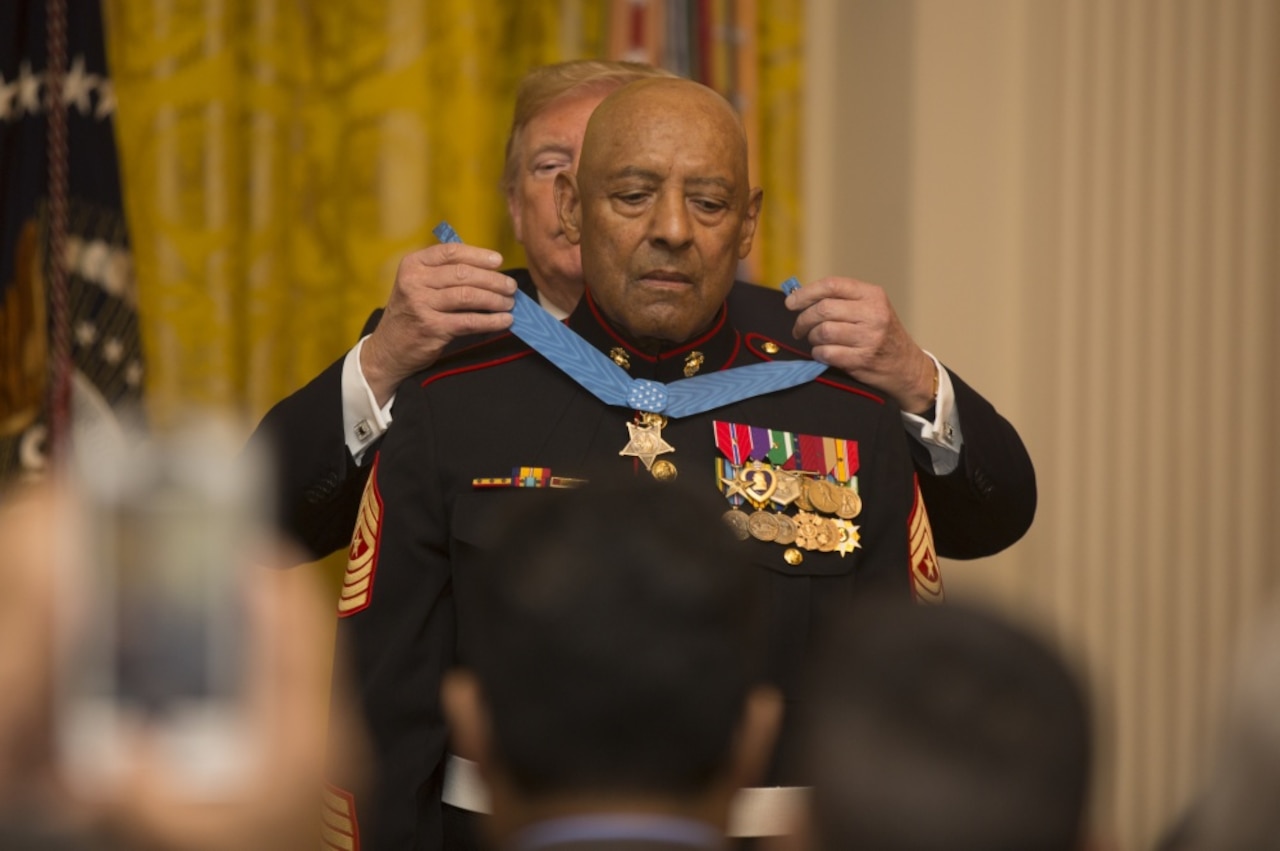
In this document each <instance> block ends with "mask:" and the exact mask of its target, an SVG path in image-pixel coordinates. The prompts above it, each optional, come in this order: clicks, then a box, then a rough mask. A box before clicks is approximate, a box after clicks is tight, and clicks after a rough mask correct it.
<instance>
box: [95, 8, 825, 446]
mask: <svg viewBox="0 0 1280 851" xmlns="http://www.w3.org/2000/svg"><path fill="white" fill-rule="evenodd" d="M654 2H655V3H657V2H658V0H654ZM736 3H737V16H738V17H737V20H738V21H740V22H742V23H745V24H748V25H750V26H751V31H752V32H754V33H755V39H754V41H755V42H756V44H754V45H753V51H754V53H753V55H752V56H751V57H750V64H751V68H750V69H748V70H750V73H749V74H745V75H743V76H744V78H754V79H752V83H751V85H752V86H758V89H759V92H758V104H759V108H758V109H757V110H756V111H755V113H754V117H753V116H751V115H748V116H747V118H748V119H749V120H750V121H752V122H754V123H756V125H757V129H756V130H755V131H754V133H753V137H754V140H755V143H756V145H757V147H758V149H759V150H758V151H757V152H756V157H755V162H756V163H757V164H759V165H760V169H759V177H758V178H757V179H758V180H760V181H761V182H762V183H763V185H764V186H765V188H766V196H767V200H766V213H765V223H764V226H763V227H764V232H763V234H762V237H761V239H762V242H763V244H762V246H761V254H762V256H763V257H764V258H766V259H765V261H764V263H763V265H760V264H758V265H757V267H756V269H755V270H754V271H755V272H756V274H758V277H759V279H760V280H761V282H763V283H770V284H774V285H776V284H777V283H778V282H779V281H781V280H782V279H783V278H784V277H786V276H787V275H789V274H792V273H794V272H795V271H796V270H797V268H798V258H799V252H800V244H799V239H798V234H799V222H798V210H799V205H798V203H797V197H798V195H797V193H798V191H799V180H798V168H799V163H798V160H797V159H796V144H795V140H796V137H797V135H798V124H799V120H798V108H799V102H800V97H799V85H800V78H799V71H798V69H799V67H800V58H801V53H800V34H801V18H800V10H801V3H800V0H750V2H747V0H736ZM105 10H106V23H107V42H108V56H109V60H110V63H111V69H112V75H113V78H114V81H115V90H116V98H117V101H118V111H117V133H118V136H119V142H120V159H121V169H122V173H123V186H124V196H125V208H126V214H127V216H128V219H129V226H130V230H131V235H132V239H133V248H134V254H135V262H136V266H137V277H138V290H139V314H140V319H141V323H142V328H143V342H144V347H145V351H146V354H147V358H148V378H147V388H146V391H147V399H148V406H149V410H150V412H151V414H152V417H153V419H154V420H155V421H156V422H158V423H160V424H164V423H166V422H168V421H169V420H170V419H171V418H172V417H173V416H174V415H175V413H177V412H178V411H179V410H181V409H183V408H185V407H187V406H191V405H201V406H216V407H219V408H222V409H225V410H229V411H232V412H237V413H239V414H240V415H241V416H242V417H243V418H244V420H245V423H246V428H247V427H248V425H251V424H252V423H253V422H255V421H256V420H257V418H259V417H260V416H261V415H262V413H263V412H264V411H265V410H266V409H267V408H268V407H269V406H270V405H271V404H272V403H274V402H275V401H276V400H278V399H280V398H282V397H283V396H285V395H286V394H288V393H289V392H291V391H293V390H294V389H296V388H297V387H298V386H300V385H301V384H303V383H304V382H305V381H306V380H307V379H309V378H310V377H312V376H314V375H315V374H316V373H318V372H319V371H320V370H321V369H322V368H323V367H324V366H326V365H328V364H329V363H331V362H332V361H333V360H335V359H336V358H338V357H339V356H341V354H342V353H343V352H344V351H345V350H346V349H347V348H348V347H349V346H350V345H351V344H352V343H353V342H354V341H355V339H356V336H357V334H358V332H359V329H360V327H361V326H362V324H363V323H364V320H365V318H366V317H367V316H368V313H369V311H370V310H371V309H373V308H374V307H376V306H378V305H380V304H382V303H383V301H384V300H385V298H386V295H387V293H388V292H389V290H390V287H391V282H392V280H393V279H394V277H395V270H396V265H397V263H398V261H399V259H400V258H401V257H402V256H403V255H404V254H406V253H408V252H410V251H413V250H414V249H417V248H420V247H422V246H425V245H428V244H430V243H431V242H433V241H434V240H433V238H432V237H431V235H430V231H431V228H432V227H433V226H434V225H435V224H436V222H438V221H439V220H441V219H446V218H447V219H448V220H449V221H450V222H452V223H453V224H454V226H455V227H456V228H457V229H458V231H459V233H461V234H463V236H464V237H465V238H466V239H467V240H468V241H470V242H475V243H478V244H483V245H491V246H494V247H496V248H499V249H500V250H502V251H503V253H504V255H505V256H506V259H507V262H508V264H509V265H523V262H524V257H523V255H522V254H521V253H520V251H519V250H518V246H516V245H515V244H514V242H513V240H512V237H511V233H510V227H509V225H508V223H507V217H506V210H505V204H504V202H503V199H502V197H501V194H500V192H499V190H498V182H499V176H500V173H501V168H502V149H503V141H504V138H505V131H506V127H507V124H508V122H509V120H510V115H511V106H512V98H513V95H514V89H515V83H516V81H517V80H518V79H519V78H520V77H521V76H522V75H523V74H524V73H525V72H526V71H527V70H528V69H529V68H530V67H533V66H535V65H539V64H544V63H547V62H555V61H560V60H565V59H572V58H579V57H586V56H603V55H607V53H608V50H609V41H608V38H609V32H610V30H609V27H610V17H611V14H613V15H615V16H616V11H615V12H611V5H610V3H609V2H608V0H522V1H521V2H517V0H340V1H339V0H326V2H301V0H106V3H105ZM740 67H741V66H740Z"/></svg>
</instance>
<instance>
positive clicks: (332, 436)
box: [250, 310, 382, 559]
mask: <svg viewBox="0 0 1280 851" xmlns="http://www.w3.org/2000/svg"><path fill="white" fill-rule="evenodd" d="M381 315H382V311H381V310H377V311H374V313H373V315H371V316H370V317H369V320H368V322H366V323H365V328H364V331H363V332H362V333H361V336H363V335H364V334H368V333H369V332H370V331H371V330H372V329H373V327H374V325H376V324H377V321H378V318H379V317H380V316H381ZM344 357H345V356H344ZM342 362H343V361H342V359H339V360H338V361H336V362H335V363H333V364H331V365H330V366H329V367H328V368H327V369H325V371H324V372H322V373H320V374H319V375H318V376H316V377H315V378H313V379H312V380H311V381H310V382H308V383H307V384H306V386H304V387H302V388H301V389H300V390H298V391H296V392H294V393H293V394H291V395H289V396H287V397H285V398H284V399H281V400H280V401H279V402H277V403H276V404H275V405H274V406H273V407H272V408H271V410H269V411H267V414H266V416H264V417H263V418H262V422H260V423H259V424H258V427H257V429H255V430H254V433H253V436H252V437H251V438H250V442H251V443H256V444H258V445H260V446H262V447H264V448H265V450H266V452H267V453H268V454H269V456H270V457H271V458H272V459H273V461H274V463H275V474H276V477H275V488H276V519H277V522H278V524H279V526H280V529H281V530H282V531H283V532H284V533H285V534H286V535H288V536H289V537H290V538H291V539H292V540H293V541H295V542H296V543H297V544H298V545H299V546H300V547H302V548H303V550H304V551H305V552H306V554H307V555H308V556H310V557H311V558H313V559H316V558H321V557H323V556H326V555H328V554H330V553H333V552H337V551H338V550H342V549H346V547H347V545H348V544H349V543H350V542H351V529H352V527H353V526H354V525H355V520H356V510H357V508H358V507H359V505H360V494H361V492H362V491H363V490H364V485H365V481H366V480H367V479H368V477H369V466H368V463H366V464H365V465H364V466H360V465H358V464H356V462H355V460H354V459H352V457H351V453H350V451H348V449H347V444H346V437H345V435H344V433H343V428H344V426H343V422H342ZM376 450H377V447H376V445H375V446H371V447H370V448H369V450H368V451H367V452H366V453H365V456H364V457H365V459H366V461H371V460H372V458H373V456H374V454H375V452H376Z"/></svg>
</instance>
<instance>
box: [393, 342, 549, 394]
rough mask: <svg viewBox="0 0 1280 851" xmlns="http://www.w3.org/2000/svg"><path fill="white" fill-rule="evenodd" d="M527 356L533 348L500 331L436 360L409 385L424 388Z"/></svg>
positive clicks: (411, 380) (531, 352)
mask: <svg viewBox="0 0 1280 851" xmlns="http://www.w3.org/2000/svg"><path fill="white" fill-rule="evenodd" d="M531 354H533V349H531V348H529V345H528V344H527V343H525V342H524V341H523V340H521V339H520V338H519V337H517V336H515V335H514V334H512V333H511V332H510V331H504V332H502V333H500V334H494V335H492V336H488V337H484V338H481V339H479V340H476V341H475V342H471V343H469V344H467V345H465V346H463V347H461V348H459V349H456V350H454V351H450V352H449V353H448V354H446V355H445V356H444V357H442V358H440V360H438V361H436V362H435V363H434V364H432V365H431V366H429V367H427V368H426V369H424V370H422V371H421V372H419V373H417V374H416V375H415V376H414V377H413V378H412V379H410V383H411V384H413V385H417V386H418V387H427V386H429V385H431V384H434V383H435V382H437V381H440V380H441V379H445V378H451V377H454V376H459V375H466V374H469V373H473V372H479V371H481V370H486V369H493V368H495V367H500V366H503V365H505V364H509V363H513V362H515V361H518V360H521V359H523V358H526V357H528V356H529V355H531Z"/></svg>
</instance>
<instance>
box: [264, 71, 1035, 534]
mask: <svg viewBox="0 0 1280 851" xmlns="http://www.w3.org/2000/svg"><path fill="white" fill-rule="evenodd" d="M654 76H669V75H668V74H667V72H665V71H662V70H660V69H656V68H653V67H650V66H647V65H640V64H637V63H631V62H605V61H597V60H582V61H575V62H564V63H560V64H558V65H551V66H546V67H542V68H537V69H534V70H533V71H531V72H529V74H527V75H526V77H525V78H524V80H522V81H521V84H520V88H519V90H518V92H517V95H516V105H515V115H514V120H513V123H512V127H511V135H510V138H509V139H508V142H507V151H506V166H505V172H504V176H503V189H504V190H505V193H506V199H507V209H508V211H509V213H510V215H511V220H512V224H513V226H514V229H515V235H516V239H517V240H518V241H520V242H521V243H522V244H523V245H524V249H525V254H526V256H527V257H528V261H529V268H528V269H509V270H506V272H505V273H504V272H501V271H499V267H500V266H501V265H502V257H501V256H500V255H499V254H498V253H497V252H495V251H490V250H488V249H486V248H481V247H478V246H472V245H459V244H450V245H431V246H428V247H426V248H423V249H421V250H419V251H416V252H413V253H412V254H409V255H408V256H406V257H405V258H404V259H403V260H402V261H401V263H400V267H399V269H398V271H397V274H396V280H395V283H394V286H393V287H392V291H391V295H390V297H389V299H388V301H387V308H386V311H385V314H384V313H383V311H376V312H375V313H374V315H373V316H372V317H371V318H370V320H369V322H368V323H367V324H366V326H365V329H364V334H365V335H366V336H364V337H363V338H362V339H361V341H360V343H358V344H357V345H356V346H355V347H353V348H352V349H351V350H350V351H349V352H348V353H347V354H346V355H345V356H344V357H343V358H342V359H340V360H338V361H337V362H335V363H334V364H333V365H331V366H330V367H329V368H328V369H326V370H325V371H324V372H322V373H321V374H320V375H319V376H317V377H316V378H315V379H313V380H312V381H311V382H310V383H308V384H307V385H306V386H304V387H302V388H301V389H299V390H298V391H297V392H295V393H293V394H292V395H290V396H289V397H287V398H286V399H283V400H281V401H280V402H279V403H277V404H276V405H275V406H274V407H273V408H272V409H271V410H270V411H269V412H268V413H267V415H266V416H265V417H264V418H263V421H262V423H261V424H260V425H259V427H258V431H257V432H256V434H255V437H256V438H257V439H261V440H265V441H267V442H268V444H269V445H270V447H271V449H272V450H273V451H274V454H275V456H276V457H277V459H278V462H279V479H280V483H279V484H280V505H279V515H280V519H281V524H282V526H283V527H284V531H285V532H287V533H288V534H289V535H291V536H292V537H293V538H294V539H295V540H296V541H298V542H299V543H300V544H301V545H303V546H304V547H305V548H306V549H307V550H308V551H309V553H310V554H311V555H313V556H315V557H320V556H323V555H326V554H328V553H330V552H334V551H335V550H338V549H341V548H344V547H346V546H347V544H348V543H349V541H350V539H351V531H352V527H353V526H354V524H355V517H356V508H357V506H358V504H359V501H360V495H361V493H362V491H363V489H364V485H365V482H366V481H367V479H368V477H369V470H370V464H371V461H372V459H373V456H374V454H375V451H376V449H377V446H378V444H379V441H380V440H381V437H382V435H383V433H384V431H385V429H386V427H387V425H388V424H389V423H390V421H391V419H392V403H393V401H394V391H395V388H396V386H397V383H398V382H399V381H400V380H401V379H403V378H405V377H407V376H409V375H411V374H413V373H414V372H417V371H418V370H420V369H425V368H427V367H429V366H430V365H431V364H432V363H434V362H435V361H436V359H437V358H438V357H439V356H440V354H441V353H442V352H444V351H445V350H446V348H449V349H454V348H456V347H457V346H458V344H459V343H458V341H459V340H460V339H461V338H465V337H469V336H471V335H475V334H478V333H490V332H496V331H501V330H504V329H506V328H507V327H508V326H509V325H510V322H511V314H510V313H509V312H508V311H509V310H510V309H511V306H512V303H513V302H512V296H513V293H514V292H515V290H516V289H517V288H519V289H520V290H522V291H523V292H525V293H526V294H527V295H529V296H530V297H534V298H536V299H537V300H538V302H539V303H540V304H541V305H542V306H543V307H544V308H545V309H547V311H548V312H550V313H551V314H552V315H554V316H556V317H557V318H563V317H565V316H566V315H567V314H568V313H570V312H571V311H572V310H573V307H574V306H575V305H576V304H577V302H578V300H579V299H580V298H581V296H582V292H583V280H582V266H581V258H580V254H579V250H578V246H577V245H575V244H572V243H570V242H569V241H568V240H567V239H566V238H565V235H564V233H563V231H562V229H561V228H560V224H559V221H558V218H557V214H556V210H555V204H554V199H553V198H552V186H553V183H554V180H555V176H556V175H557V174H558V173H560V172H562V171H567V172H570V173H572V172H573V171H574V170H575V169H576V168H577V161H578V156H579V152H580V148H581V145H582V136H583V133H584V131H585V128H586V123H587V119H588V117H589V116H590V114H591V112H592V110H594V108H595V107H596V106H597V105H598V104H599V103H600V101H601V100H603V99H604V97H605V96H606V95H608V94H609V93H610V92H612V91H614V90H616V89H617V88H619V87H620V86H622V85H625V84H626V83H629V82H632V81H634V80H637V79H643V78H648V77H654ZM445 212H447V211H445ZM464 236H465V235H464ZM728 302H729V309H730V312H731V313H732V315H733V316H732V318H733V320H734V321H735V322H736V323H738V324H741V325H744V326H751V327H753V328H755V329H756V330H758V331H760V332H762V333H764V334H766V335H768V336H769V337H771V338H772V339H774V340H778V341H782V343H783V344H784V345H787V344H788V342H789V345H790V346H793V347H794V348H796V349H799V350H800V351H801V353H802V354H805V355H807V354H808V353H809V351H810V349H811V348H812V350H813V353H814V356H815V357H816V359H818V360H821V361H823V362H824V363H827V364H829V365H831V366H835V367H837V368H839V369H841V370H843V371H844V372H845V373H847V374H848V375H849V376H851V377H852V378H854V379H857V380H859V381H863V382H865V383H867V384H869V385H871V386H872V387H875V388H877V389H878V390H880V391H882V392H883V393H885V394H886V395H888V396H889V397H891V398H892V399H893V400H894V401H895V402H896V403H897V404H898V406H899V407H900V408H901V409H902V425H903V439H904V441H905V442H906V444H907V446H908V448H909V449H910V451H911V455H912V459H913V461H914V464H915V468H916V473H917V476H918V477H919V482H920V488H921V491H922V493H923V495H924V501H925V504H926V506H927V507H928V511H929V515H930V521H931V523H932V526H933V532H934V537H935V540H936V543H937V552H938V555H940V556H943V557H946V558H957V559H971V558H979V557H983V556H988V555H991V554H993V553H996V552H999V551H1000V550H1003V549H1004V548H1006V547H1008V546H1010V545H1011V544H1013V543H1014V542H1015V541H1017V540H1018V539H1019V538H1021V537H1022V535H1023V534H1025V533H1026V531H1027V529H1028V528H1029V527H1030V525H1031V521H1032V518H1033V517H1034V516H1035V509H1036V484H1035V470H1034V469H1033V467H1032V464H1031V459H1030V457H1029V456H1028V454H1027V451H1026V449H1025V448H1024V447H1023V444H1022V440H1021V439H1020V438H1019V436H1018V433H1017V431H1016V430H1015V429H1014V427H1013V425H1012V424H1010V423H1009V422H1008V421H1007V420H1006V419H1005V418H1004V417H1002V416H1001V415H1000V413H999V412H998V411H997V410H996V409H995V407H994V406H992V404H991V403H990V402H988V401H987V400H986V399H985V398H983V396H982V395H981V394H980V393H978V392H977V391H976V390H974V389H973V388H972V387H970V386H969V385H968V384H966V383H965V382H964V381H963V380H961V378H960V377H959V376H958V375H957V374H956V373H954V372H953V371H951V370H949V369H947V368H945V367H944V366H942V365H941V363H939V362H938V361H937V360H936V359H934V358H933V356H932V355H930V354H928V353H927V352H925V351H924V350H923V349H922V348H921V347H920V346H919V345H917V344H916V342H915V341H914V340H913V339H912V338H911V335H910V334H909V333H908V332H907V329H906V328H905V327H904V326H903V324H902V322H901V321H899V319H898V316H897V314H896V313H895V311H894V309H893V306H892V305H891V304H890V303H889V299H888V297H887V295H886V294H885V292H884V290H882V289H881V288H879V287H877V286H874V285H873V284H869V283H866V282H863V281H857V280H854V279H852V278H845V277H837V276H829V277H824V278H821V279H819V280H816V281H812V282H808V283H806V285H805V286H803V287H801V288H800V290H799V291H798V292H796V293H795V294H793V295H792V296H790V297H789V298H787V299H785V301H784V298H783V296H782V294H781V293H779V292H778V291H777V290H774V289H771V288H768V287H762V286H754V285H752V284H748V283H743V282H738V283H736V284H735V285H734V287H733V289H732V291H731V292H730V294H729V299H728Z"/></svg>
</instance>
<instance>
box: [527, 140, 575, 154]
mask: <svg viewBox="0 0 1280 851" xmlns="http://www.w3.org/2000/svg"><path fill="white" fill-rule="evenodd" d="M540 154H564V155H565V156H567V157H569V158H572V157H573V147H572V146H571V145H567V144H565V143H564V142H547V143H546V144H543V145H539V146H538V147H536V148H534V149H533V150H532V151H530V152H529V157H530V158H533V157H536V156H538V155H540Z"/></svg>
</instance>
